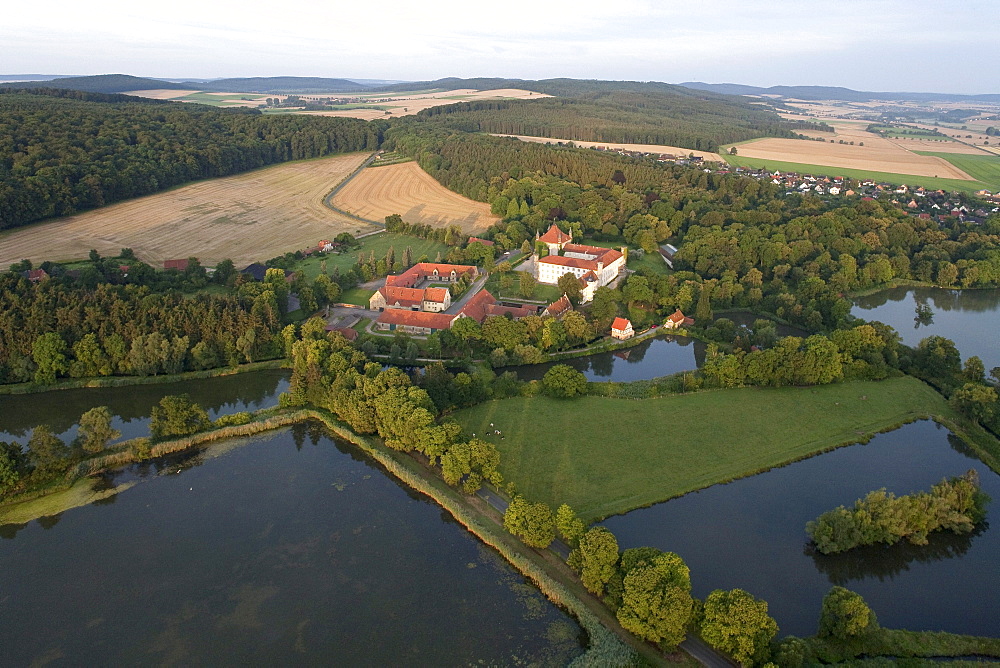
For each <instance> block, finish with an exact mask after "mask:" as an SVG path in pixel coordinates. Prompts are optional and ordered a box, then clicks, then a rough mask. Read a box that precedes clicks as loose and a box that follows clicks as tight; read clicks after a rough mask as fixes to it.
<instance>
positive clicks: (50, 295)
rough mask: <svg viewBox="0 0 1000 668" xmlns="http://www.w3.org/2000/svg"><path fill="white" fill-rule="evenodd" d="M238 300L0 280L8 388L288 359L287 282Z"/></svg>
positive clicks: (251, 290)
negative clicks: (284, 315) (284, 307)
mask: <svg viewBox="0 0 1000 668" xmlns="http://www.w3.org/2000/svg"><path fill="white" fill-rule="evenodd" d="M271 271H273V272H277V275H276V276H270V275H269V279H270V282H265V283H256V282H249V283H246V284H244V285H243V286H241V289H240V291H239V293H238V294H237V295H234V296H216V295H207V294H198V295H195V296H194V297H185V296H184V295H182V294H181V293H179V292H167V293H156V292H153V291H152V290H151V289H150V288H149V287H146V286H140V285H134V284H133V285H113V284H110V283H100V284H98V285H97V286H96V287H94V288H92V289H91V288H87V287H83V286H76V285H66V284H64V283H63V282H61V281H56V280H46V281H40V282H38V283H31V282H29V281H27V280H26V279H24V278H22V277H21V276H19V275H17V274H13V273H6V274H3V275H0V383H19V382H28V381H34V382H38V383H51V382H54V381H55V380H56V379H57V378H59V377H66V376H69V377H72V378H86V377H92V376H110V375H138V376H150V375H158V374H170V373H179V372H182V371H187V370H194V369H210V368H215V367H218V366H225V365H228V364H238V363H241V362H250V361H255V360H261V359H271V358H274V357H279V356H281V355H282V354H283V351H284V344H283V343H282V341H281V338H280V336H279V334H280V331H281V328H282V307H281V306H280V301H281V300H282V299H284V298H285V297H286V296H287V290H288V288H287V286H286V284H285V280H284V272H282V271H281V270H277V269H276V270H271Z"/></svg>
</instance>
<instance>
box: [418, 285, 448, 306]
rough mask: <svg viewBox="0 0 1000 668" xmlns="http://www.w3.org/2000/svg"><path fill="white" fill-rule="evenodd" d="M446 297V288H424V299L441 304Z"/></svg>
mask: <svg viewBox="0 0 1000 668" xmlns="http://www.w3.org/2000/svg"><path fill="white" fill-rule="evenodd" d="M447 297H448V288H424V301H425V302H436V303H438V304H443V303H444V300H445V299H447Z"/></svg>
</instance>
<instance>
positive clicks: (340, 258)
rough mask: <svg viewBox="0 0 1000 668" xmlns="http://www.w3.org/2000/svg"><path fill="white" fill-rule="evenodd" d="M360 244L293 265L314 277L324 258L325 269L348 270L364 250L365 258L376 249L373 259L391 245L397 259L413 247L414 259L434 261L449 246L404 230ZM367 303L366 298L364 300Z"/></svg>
mask: <svg viewBox="0 0 1000 668" xmlns="http://www.w3.org/2000/svg"><path fill="white" fill-rule="evenodd" d="M360 243H361V247H360V248H356V249H352V250H350V251H348V252H346V253H317V254H316V255H313V256H311V257H308V258H306V259H304V260H301V261H299V262H298V263H296V264H295V266H294V267H292V269H293V270H295V271H302V272H304V273H305V275H306V278H308V279H309V280H313V279H315V278H316V276H318V275H319V270H320V265H321V264H322V262H323V261H324V260H326V270H327V272H332V271H333V268H334V267H338V268H339V269H340V271H341V272H344V271H347V270H348V269H350V268H351V267H353V266H354V265H355V264H357V261H358V255H361V254H363V255H364V256H365V257H366V258H367V257H368V256H369V255H370V254H371V253H372V251H374V252H375V259H376V260H380V259H382V258H384V257H385V254H386V253H387V252H388V251H389V247H390V246H391V247H392V248H393V249H394V250H395V251H396V260H397V261H400V262H401V261H402V259H403V251H405V250H406V247H407V246H409V247H410V248H411V249H412V250H413V261H414V262H417V261H419V260H420V258H421V257H423V256H427V260H428V261H429V262H434V260H435V258H436V257H437V254H438V253H441V256H442V257H444V255H445V254H446V253H447V252H448V246H445V245H444V244H441V243H438V242H436V241H428V240H427V239H419V238H417V237H411V236H407V235H405V234H390V233H388V232H383V233H381V234H374V235H372V236H370V237H365V238H364V239H361V242H360ZM365 303H367V302H365Z"/></svg>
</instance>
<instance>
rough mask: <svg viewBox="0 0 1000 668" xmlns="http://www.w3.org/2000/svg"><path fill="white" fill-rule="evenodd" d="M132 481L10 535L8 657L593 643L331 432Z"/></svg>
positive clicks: (372, 659) (456, 656) (438, 662)
mask: <svg viewBox="0 0 1000 668" xmlns="http://www.w3.org/2000/svg"><path fill="white" fill-rule="evenodd" d="M241 378H244V379H245V378H246V377H245V376H244V377H241ZM192 394H193V393H192ZM58 396H64V395H62V394H60V395H58ZM102 400H103V399H102ZM79 407H80V406H75V407H74V408H73V412H75V411H76V410H77V409H78V408H79ZM237 445H239V447H236V446H237ZM129 479H131V480H137V481H138V484H136V485H135V486H134V487H132V488H131V489H129V490H128V491H125V492H123V493H121V494H119V495H118V496H116V497H112V498H111V499H109V500H107V501H105V502H104V503H101V504H95V505H90V506H86V507H83V508H77V509H73V510H70V511H67V512H65V513H63V514H62V515H61V516H58V517H55V518H48V519H45V520H42V521H38V522H32V523H30V524H29V525H27V526H18V525H7V526H5V527H3V528H2V529H0V535H2V539H0V572H2V573H3V578H2V585H0V601H2V606H3V612H4V614H3V619H4V622H3V624H0V646H2V647H3V663H4V664H5V665H18V666H20V665H31V664H36V663H37V664H39V665H41V664H43V663H47V662H53V661H56V662H59V663H68V664H72V665H137V664H139V665H141V664H154V663H155V664H173V665H289V664H308V665H320V664H322V665H348V666H353V665H427V666H447V665H451V666H458V665H470V664H483V665H496V664H504V665H527V664H539V665H565V664H566V663H567V662H568V661H569V660H571V659H572V657H574V656H576V655H578V654H580V653H581V651H582V650H581V645H580V636H581V631H580V628H579V626H578V625H577V624H576V623H575V622H574V621H573V620H572V619H571V618H569V617H568V616H567V615H566V614H564V613H563V612H561V611H560V610H559V609H557V608H556V607H555V606H553V605H552V604H551V603H549V602H548V601H547V600H546V599H545V598H544V597H543V596H542V595H541V594H540V593H539V592H538V590H537V589H535V588H534V587H533V586H531V585H529V584H527V583H526V582H525V581H524V580H523V578H522V577H521V576H520V575H519V574H517V573H516V572H514V571H513V570H512V569H511V568H510V567H509V566H508V565H507V564H506V562H505V561H504V560H503V559H502V558H501V557H499V555H497V554H495V553H494V552H492V551H491V550H490V549H488V548H485V547H484V546H483V545H482V544H481V543H479V541H478V540H476V539H475V538H474V537H472V535H471V534H469V533H468V532H467V531H466V530H465V529H464V528H463V527H462V526H460V525H458V524H456V523H455V522H453V521H451V519H450V516H449V515H447V514H446V513H443V512H442V511H441V509H440V508H439V507H438V506H436V505H435V504H434V503H432V502H431V501H430V500H428V499H426V498H425V497H418V496H416V495H414V493H413V492H411V491H410V490H409V489H407V488H404V487H403V486H401V485H399V484H397V483H396V482H395V480H394V479H393V478H392V477H391V476H389V475H388V474H386V473H385V472H384V471H383V470H382V469H381V468H380V467H379V466H378V465H377V464H375V463H374V462H372V461H370V460H369V459H367V458H366V457H364V456H363V455H361V454H360V453H359V451H357V450H356V449H353V448H352V447H350V446H347V445H343V444H340V443H338V442H337V441H335V440H333V439H331V438H329V437H328V436H327V435H326V433H325V432H324V431H323V430H322V428H320V427H318V426H306V425H298V426H296V427H295V428H292V429H285V430H281V431H278V432H270V433H268V434H265V435H263V436H262V437H258V438H254V439H251V440H250V441H249V442H244V443H243V444H239V443H237V442H224V443H220V444H217V445H214V446H212V447H211V448H208V449H207V450H204V451H199V452H191V453H187V454H185V455H183V456H178V457H175V458H173V459H167V460H159V461H157V462H153V463H147V464H146V465H144V466H135V467H132V468H130V469H128V470H125V471H123V472H121V473H119V474H118V475H117V480H116V481H115V482H121V481H123V480H129ZM106 482H111V481H110V480H109V481H106Z"/></svg>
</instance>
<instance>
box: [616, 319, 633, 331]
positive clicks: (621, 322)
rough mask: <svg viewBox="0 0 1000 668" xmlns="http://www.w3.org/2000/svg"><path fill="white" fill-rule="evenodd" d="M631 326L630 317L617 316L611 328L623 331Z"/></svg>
mask: <svg viewBox="0 0 1000 668" xmlns="http://www.w3.org/2000/svg"><path fill="white" fill-rule="evenodd" d="M631 326H632V323H631V322H629V320H628V318H621V317H618V318H615V321H614V322H613V323H611V329H617V330H618V331H619V332H623V331H625V330H626V329H628V328H629V327H631Z"/></svg>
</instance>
